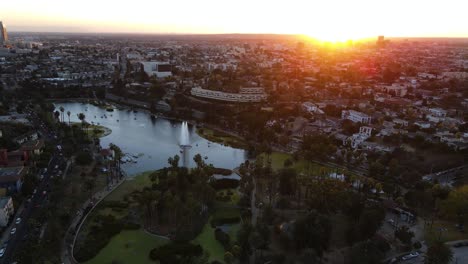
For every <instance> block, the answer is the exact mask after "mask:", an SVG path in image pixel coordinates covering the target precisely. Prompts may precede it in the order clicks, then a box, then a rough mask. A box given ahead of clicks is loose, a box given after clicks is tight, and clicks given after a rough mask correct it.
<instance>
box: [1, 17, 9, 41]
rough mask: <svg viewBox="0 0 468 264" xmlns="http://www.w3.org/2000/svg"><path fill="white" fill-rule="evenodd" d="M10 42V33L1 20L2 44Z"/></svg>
mask: <svg viewBox="0 0 468 264" xmlns="http://www.w3.org/2000/svg"><path fill="white" fill-rule="evenodd" d="M7 42H8V33H7V30H6V26H5V25H4V24H3V22H2V21H0V45H5V44H7Z"/></svg>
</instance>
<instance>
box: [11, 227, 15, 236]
mask: <svg viewBox="0 0 468 264" xmlns="http://www.w3.org/2000/svg"><path fill="white" fill-rule="evenodd" d="M15 233H16V227H13V228H12V229H11V231H10V234H12V235H14V234H15Z"/></svg>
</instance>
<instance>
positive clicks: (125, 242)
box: [85, 229, 169, 264]
mask: <svg viewBox="0 0 468 264" xmlns="http://www.w3.org/2000/svg"><path fill="white" fill-rule="evenodd" d="M168 242H169V241H168V240H165V239H163V238H159V237H156V236H152V235H150V234H147V233H145V232H144V231H143V230H141V229H140V230H132V231H129V230H124V231H122V232H120V234H118V235H116V236H114V237H113V238H112V239H111V241H110V242H109V244H107V246H106V247H105V248H104V249H102V250H101V251H100V252H99V254H98V255H97V256H96V257H94V258H93V259H91V260H90V261H87V262H85V263H86V264H111V263H114V262H113V261H115V263H119V264H145V263H156V262H153V261H151V260H150V259H149V257H148V256H149V252H150V251H151V250H152V249H153V248H155V247H158V246H161V245H164V244H166V243H168Z"/></svg>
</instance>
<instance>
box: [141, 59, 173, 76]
mask: <svg viewBox="0 0 468 264" xmlns="http://www.w3.org/2000/svg"><path fill="white" fill-rule="evenodd" d="M140 63H141V65H143V70H144V71H145V72H146V74H148V76H156V77H157V78H165V77H169V76H172V65H171V64H169V63H167V62H160V61H140Z"/></svg>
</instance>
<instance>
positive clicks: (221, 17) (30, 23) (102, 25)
mask: <svg viewBox="0 0 468 264" xmlns="http://www.w3.org/2000/svg"><path fill="white" fill-rule="evenodd" d="M467 10H468V1H467V0H444V1H440V0H386V1H382V0H326V1H325V0H287V1H286V0H282V1H277V0H236V1H232V0H229V1H223V0H196V1H194V0H164V1H161V0H132V1H122V0H112V1H109V0H73V1H69V0H42V1H41V0H22V1H2V3H1V4H0V20H2V21H3V22H4V23H5V24H6V25H7V27H8V30H9V31H41V32H51V31H52V32H125V33H126V32H133V33H195V34H196V33H287V34H306V35H309V36H311V37H315V38H318V39H322V40H330V41H335V40H347V39H359V38H364V37H373V36H376V35H385V36H393V37H468V16H467V14H466V11H467Z"/></svg>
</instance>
